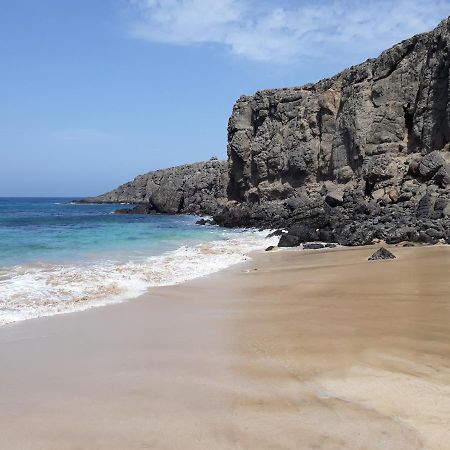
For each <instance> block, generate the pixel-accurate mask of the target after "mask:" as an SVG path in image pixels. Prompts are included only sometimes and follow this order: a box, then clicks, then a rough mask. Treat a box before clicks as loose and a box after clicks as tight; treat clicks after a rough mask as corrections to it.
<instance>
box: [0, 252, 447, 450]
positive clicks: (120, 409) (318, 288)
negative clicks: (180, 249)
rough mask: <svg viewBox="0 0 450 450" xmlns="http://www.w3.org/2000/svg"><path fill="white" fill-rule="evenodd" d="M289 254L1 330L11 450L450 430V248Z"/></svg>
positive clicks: (432, 443) (378, 437) (410, 441)
mask: <svg viewBox="0 0 450 450" xmlns="http://www.w3.org/2000/svg"><path fill="white" fill-rule="evenodd" d="M375 248H377V247H374V246H370V247H361V248H346V249H332V250H326V251H322V250H320V251H298V250H293V251H274V252H266V253H260V254H255V255H254V256H253V259H252V260H251V261H249V262H246V263H243V264H239V265H236V266H233V267H231V268H230V269H227V270H225V271H222V272H219V273H217V274H214V275H211V276H208V277H206V278H201V279H197V280H194V281H191V282H188V283H185V284H182V285H177V286H172V287H164V288H158V289H154V290H152V291H151V292H149V293H147V294H146V295H144V296H142V297H140V298H138V299H135V300H132V301H129V302H126V303H121V304H116V305H111V306H107V307H101V308H96V309H91V310H89V311H85V312H81V313H72V314H66V315H60V316H55V317H47V318H41V319H35V320H29V321H25V322H21V323H17V324H11V325H6V326H4V327H1V328H0V448H1V449H8V450H14V449H33V450H37V449H46V450H48V449H58V450H65V449H145V448H148V449H327V450H328V449H352V450H353V449H383V450H386V449H393V450H394V449H395V450H401V449H405V450H406V449H407V450H412V449H427V450H438V449H440V450H448V448H449V442H450V427H449V426H448V424H449V421H450V276H449V275H450V247H448V246H434V247H420V248H418V247H412V248H403V247H393V249H392V251H393V252H394V253H395V254H396V255H397V256H398V259H396V260H392V261H367V258H368V256H370V255H371V254H372V252H373V251H374V249H375Z"/></svg>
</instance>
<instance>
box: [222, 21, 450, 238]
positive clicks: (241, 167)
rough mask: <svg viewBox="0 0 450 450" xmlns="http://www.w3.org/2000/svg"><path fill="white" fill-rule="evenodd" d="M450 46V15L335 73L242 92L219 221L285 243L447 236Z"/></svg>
mask: <svg viewBox="0 0 450 450" xmlns="http://www.w3.org/2000/svg"><path fill="white" fill-rule="evenodd" d="M449 50H450V18H449V19H446V20H444V21H443V22H442V23H441V24H440V25H439V26H438V27H437V28H436V29H435V30H433V31H431V32H429V33H425V34H420V35H417V36H414V37H412V38H410V39H408V40H406V41H404V42H401V43H400V44H398V45H395V46H394V47H392V48H391V49H389V50H386V51H384V52H383V53H382V54H381V55H380V56H379V57H378V58H376V59H371V60H367V61H366V62H364V63H362V64H360V65H358V66H354V67H351V68H349V69H347V70H344V71H343V72H341V73H339V74H338V75H336V76H335V77H333V78H330V79H326V80H322V81H320V82H318V83H316V84H309V85H305V86H302V87H297V88H289V89H273V90H266V91H261V92H257V93H256V94H255V95H253V96H243V97H241V98H240V99H239V100H238V101H237V103H236V104H235V106H234V109H233V114H232V116H231V118H230V120H229V125H228V157H229V164H230V181H229V185H228V196H229V200H230V202H229V203H228V205H227V206H226V208H225V209H224V210H223V211H222V212H221V213H219V214H218V215H217V217H216V218H215V219H216V221H217V222H218V223H221V224H223V225H226V226H246V225H257V226H262V225H267V226H271V227H280V228H287V229H288V230H289V233H288V234H287V235H283V236H282V238H281V241H280V245H285V246H287V245H298V244H299V243H302V242H307V241H309V240H314V239H320V240H321V241H324V242H327V241H334V242H339V243H342V244H345V245H359V244H366V243H370V242H372V241H373V239H375V238H378V239H385V240H387V241H390V242H392V243H394V242H400V241H401V240H417V241H422V242H435V241H437V240H438V239H446V240H447V241H448V240H449V228H450V227H449V220H450V219H449V217H448V204H449V199H450V196H449V184H450V169H449V167H450V165H449V163H450V154H449V141H450V95H449V83H450V81H449V67H450V53H449ZM438 236H440V238H438Z"/></svg>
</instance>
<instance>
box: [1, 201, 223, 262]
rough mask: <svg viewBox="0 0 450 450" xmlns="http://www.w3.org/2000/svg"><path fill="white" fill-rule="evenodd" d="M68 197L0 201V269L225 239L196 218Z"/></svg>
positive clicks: (151, 252)
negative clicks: (133, 211) (129, 209)
mask: <svg viewBox="0 0 450 450" xmlns="http://www.w3.org/2000/svg"><path fill="white" fill-rule="evenodd" d="M70 200H72V199H69V198H0V266H5V265H13V264H21V263H24V262H37V261H39V262H45V261H47V262H68V261H73V260H78V261H89V260H99V259H100V260H101V259H104V258H119V259H121V258H123V257H126V258H130V257H139V256H149V255H154V254H159V253H162V252H164V251H167V250H174V249H176V248H178V247H179V246H180V245H195V244H196V243H200V242H204V241H205V240H213V239H217V238H219V239H220V238H222V237H223V230H220V229H219V228H218V227H200V226H198V225H196V224H195V222H196V220H198V217H195V216H171V215H160V214H158V215H117V214H112V212H113V211H114V210H116V209H118V208H125V207H126V206H123V205H101V204H96V205H78V204H71V203H68V202H70Z"/></svg>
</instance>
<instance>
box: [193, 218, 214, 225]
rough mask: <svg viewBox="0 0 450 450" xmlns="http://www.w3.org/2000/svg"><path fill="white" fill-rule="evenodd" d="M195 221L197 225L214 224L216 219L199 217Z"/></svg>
mask: <svg viewBox="0 0 450 450" xmlns="http://www.w3.org/2000/svg"><path fill="white" fill-rule="evenodd" d="M195 223H196V225H214V220H211V219H199V220H197V222H195Z"/></svg>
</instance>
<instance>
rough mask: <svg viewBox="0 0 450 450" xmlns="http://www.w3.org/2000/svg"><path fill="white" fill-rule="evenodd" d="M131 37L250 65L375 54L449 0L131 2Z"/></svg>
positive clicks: (441, 11) (448, 8) (448, 9)
mask: <svg viewBox="0 0 450 450" xmlns="http://www.w3.org/2000/svg"><path fill="white" fill-rule="evenodd" d="M129 4H130V7H131V10H132V11H133V16H134V19H133V20H132V23H131V25H130V30H131V33H132V35H133V36H135V37H137V38H141V39H146V40H148V41H151V42H160V43H168V44H174V45H193V44H218V45H221V46H223V47H225V48H226V49H227V50H229V51H230V52H231V53H233V54H235V55H239V56H241V57H243V58H246V59H249V60H253V61H264V62H273V63H289V62H298V61H301V60H303V59H305V58H307V59H321V58H331V59H334V60H337V59H339V58H341V57H344V58H345V57H349V56H352V57H361V58H365V57H368V56H376V54H377V53H379V52H380V51H381V50H383V49H384V48H386V47H388V46H390V45H392V44H394V43H395V42H397V41H399V40H402V39H405V38H407V37H409V36H411V35H413V34H416V33H420V32H423V31H428V30H430V29H431V28H433V27H434V26H435V25H437V23H438V22H439V21H440V20H442V19H443V18H445V17H446V16H448V14H450V0H398V1H393V0H378V1H370V0H365V1H362V0H334V1H333V0H324V1H321V2H318V1H313V0H305V1H295V2H293V1H291V2H287V1H283V0H274V1H270V2H268V1H264V0H260V1H256V0H130V1H129Z"/></svg>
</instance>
